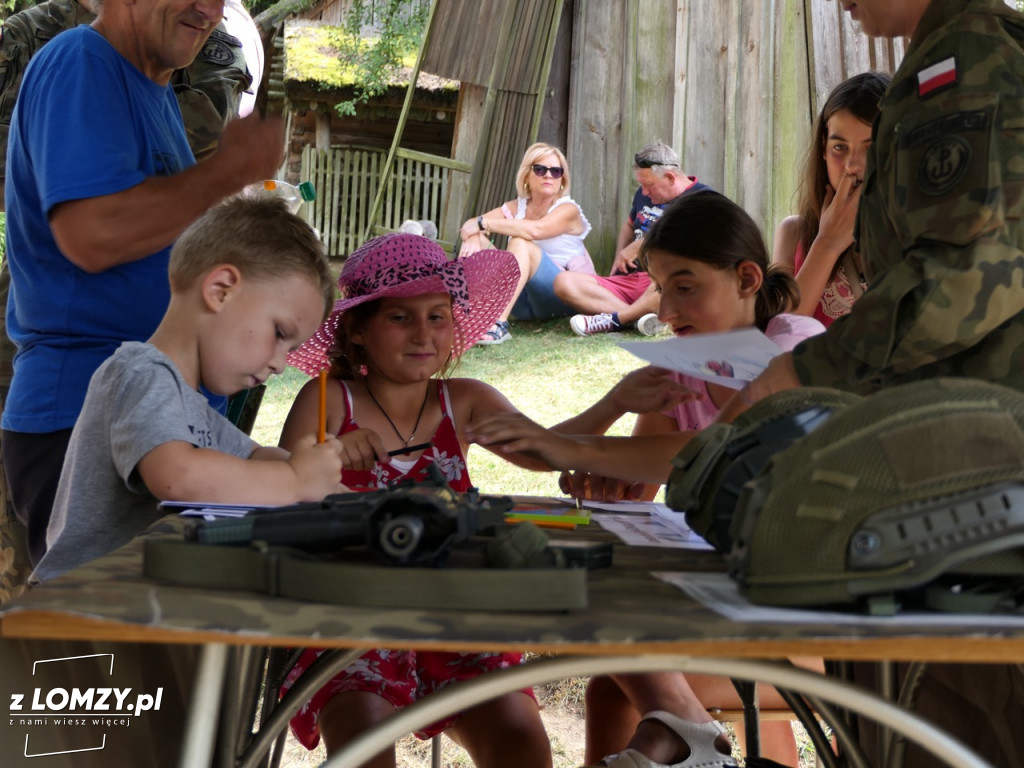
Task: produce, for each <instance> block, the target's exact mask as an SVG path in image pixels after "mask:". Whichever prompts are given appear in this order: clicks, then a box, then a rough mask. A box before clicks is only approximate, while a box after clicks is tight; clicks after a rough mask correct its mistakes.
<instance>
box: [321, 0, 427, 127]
mask: <svg viewBox="0 0 1024 768" xmlns="http://www.w3.org/2000/svg"><path fill="white" fill-rule="evenodd" d="M429 10H430V3H429V2H425V0H352V5H351V6H350V8H349V10H348V13H347V14H346V16H345V30H346V31H347V32H348V35H347V36H346V37H345V38H344V41H343V42H344V45H343V47H342V48H341V51H340V58H341V60H342V61H343V62H344V63H345V64H346V65H347V66H351V67H352V68H353V71H354V76H355V82H356V95H355V96H354V97H353V98H351V99H349V100H347V101H343V102H340V103H339V104H337V105H336V106H335V109H337V110H338V113H339V114H341V115H354V114H355V110H356V106H357V105H358V104H364V103H366V102H367V101H368V100H369V99H371V98H372V97H374V96H379V95H380V94H382V93H384V91H385V90H386V89H387V87H388V84H389V82H391V81H393V80H394V79H395V78H396V76H397V75H398V73H399V72H400V70H401V69H402V67H403V65H405V64H404V62H405V60H406V59H407V57H409V56H410V55H412V56H415V54H416V52H417V51H418V50H419V46H420V40H421V39H422V37H423V32H424V30H425V29H426V24H427V16H428V14H429ZM366 27H371V28H373V29H374V30H376V31H377V32H378V36H377V38H376V40H375V41H372V42H371V40H370V39H369V38H364V37H363V32H364V29H365V28H366ZM405 66H407V65H405Z"/></svg>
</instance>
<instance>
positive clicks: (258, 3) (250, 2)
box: [242, 0, 277, 19]
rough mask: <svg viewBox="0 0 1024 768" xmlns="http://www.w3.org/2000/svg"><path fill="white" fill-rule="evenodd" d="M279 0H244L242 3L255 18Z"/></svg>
mask: <svg viewBox="0 0 1024 768" xmlns="http://www.w3.org/2000/svg"><path fill="white" fill-rule="evenodd" d="M276 1H277V0H242V5H243V6H245V10H247V11H248V12H249V15H250V16H252V17H253V18H254V19H255V18H256V17H257V16H259V15H260V14H261V13H263V12H264V11H265V10H267V8H269V7H270V6H272V5H273V4H274V3H275V2H276Z"/></svg>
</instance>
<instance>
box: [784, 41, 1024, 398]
mask: <svg viewBox="0 0 1024 768" xmlns="http://www.w3.org/2000/svg"><path fill="white" fill-rule="evenodd" d="M952 46H953V47H952V48H951V49H950V50H949V52H948V58H946V59H944V58H943V56H944V52H941V51H940V53H939V54H938V55H937V56H933V58H932V60H933V61H935V60H940V61H945V60H952V61H955V66H956V67H957V68H958V70H957V76H958V78H959V82H958V83H957V84H956V85H955V86H954V87H952V88H949V89H947V90H944V91H942V92H941V93H937V94H934V95H932V96H930V97H929V98H926V99H925V98H921V97H920V96H919V83H918V78H917V71H916V70H914V71H911V72H909V73H908V74H907V75H906V76H905V77H904V78H903V80H904V85H907V83H906V81H907V80H910V83H909V86H910V87H907V88H905V89H904V91H901V92H899V93H902V94H905V95H903V96H901V97H900V99H899V101H898V102H897V103H895V104H893V105H891V108H892V109H894V110H895V111H896V116H895V119H892V116H887V115H885V114H884V112H883V118H882V119H881V120H880V123H879V125H880V127H881V126H883V125H891V126H894V129H893V132H892V134H891V135H890V134H886V136H884V137H883V136H882V134H881V132H880V133H879V136H878V139H877V141H879V142H881V141H890V142H894V143H893V145H892V146H891V147H890V148H889V150H888V152H886V151H884V150H883V151H881V152H879V153H878V155H877V156H876V157H877V158H878V160H879V167H878V169H877V171H878V173H877V176H878V179H877V181H878V188H877V190H876V191H877V192H878V198H879V199H877V200H875V201H874V203H873V206H874V208H876V209H878V208H884V211H881V212H880V213H879V212H878V211H875V213H878V216H876V217H875V218H874V219H872V210H871V208H872V205H871V204H870V203H867V204H866V203H865V200H867V197H865V200H862V204H861V205H862V212H861V213H862V219H863V220H862V222H861V224H862V234H863V232H864V230H863V226H864V225H865V224H868V225H870V224H871V223H872V221H874V222H875V223H877V221H879V220H884V221H885V222H886V227H885V228H886V229H887V231H886V232H885V237H884V238H877V239H875V240H870V241H869V243H865V242H862V244H861V246H862V253H865V258H866V260H869V261H870V259H871V258H872V257H873V256H874V255H875V254H874V253H867V250H868V247H869V246H870V247H873V248H874V250H875V251H876V252H884V251H886V250H888V253H889V255H890V258H889V259H888V260H887V262H888V263H884V261H883V262H882V267H883V268H882V269H881V270H880V271H879V273H878V274H876V275H874V276H873V279H872V281H871V288H870V290H868V291H867V292H866V293H865V294H864V295H863V296H862V297H861V298H860V300H859V301H858V302H857V304H856V305H855V306H854V308H853V311H852V312H851V314H850V315H848V316H847V317H845V318H842V319H841V320H840V321H837V322H836V323H834V324H833V325H832V326H831V327H830V328H829V330H828V331H827V332H826V333H825V334H823V335H822V336H820V337H817V338H812V339H809V340H808V341H806V342H804V343H803V344H801V345H800V346H798V347H797V348H796V349H795V350H794V356H793V363H794V366H795V368H796V371H797V375H798V376H799V377H800V380H801V382H803V383H805V384H813V385H817V386H833V387H838V388H841V389H854V390H873V389H877V388H879V387H881V386H885V385H887V384H890V383H899V382H901V381H907V380H911V379H913V378H916V377H917V375H918V374H920V370H919V369H921V368H923V367H926V366H931V365H933V364H938V365H936V366H935V367H934V368H933V370H941V371H942V372H944V373H946V374H949V375H957V374H960V375H964V374H963V372H962V371H961V370H960V363H959V362H958V359H957V355H958V354H959V353H962V352H964V351H965V350H968V349H971V348H973V347H976V345H979V343H980V342H982V341H983V340H984V339H985V338H986V336H988V335H989V334H991V333H992V332H993V331H994V330H996V329H997V328H999V326H1001V325H1002V324H1004V323H1006V322H1007V321H1008V320H1010V319H1011V318H1014V317H1015V316H1016V315H1019V314H1020V313H1021V312H1022V310H1024V222H1022V214H1024V80H1022V73H1024V55H1022V52H1021V50H1020V47H1018V46H1015V45H1014V44H1012V42H1008V41H1003V44H1002V45H994V44H993V41H992V38H991V37H986V38H984V45H982V44H981V42H979V40H978V39H977V38H974V37H971V36H968V35H961V36H960V37H959V38H958V40H956V41H954V42H953V43H952ZM895 88H896V84H894V88H893V90H891V91H890V93H893V94H894V95H895V94H896V93H897V91H896V90H895ZM886 106H887V107H890V105H886ZM883 164H884V165H883ZM865 183H866V184H867V182H865ZM885 240H888V241H889V242H885ZM876 263H879V262H876ZM976 352H977V350H975V351H974V352H973V353H972V354H974V356H975V358H977V354H976ZM1009 363H1010V361H1008V360H996V359H994V357H993V358H992V359H990V360H989V364H990V365H991V367H992V375H993V376H994V377H997V378H998V371H997V370H995V369H997V368H999V367H1000V366H1003V365H1007V364H1009Z"/></svg>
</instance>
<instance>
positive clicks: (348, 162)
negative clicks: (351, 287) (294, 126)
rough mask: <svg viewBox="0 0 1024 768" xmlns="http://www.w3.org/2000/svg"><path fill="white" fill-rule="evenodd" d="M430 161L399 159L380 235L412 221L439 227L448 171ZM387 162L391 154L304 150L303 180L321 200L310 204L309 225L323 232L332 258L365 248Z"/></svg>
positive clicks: (367, 149)
mask: <svg viewBox="0 0 1024 768" xmlns="http://www.w3.org/2000/svg"><path fill="white" fill-rule="evenodd" d="M409 154H411V153H409ZM425 157H426V156H423V157H397V158H395V161H394V167H393V169H392V172H391V175H390V177H389V178H388V184H387V190H386V194H385V196H384V205H383V208H382V209H381V213H380V216H379V219H378V221H379V222H380V227H379V228H378V230H379V229H381V228H382V229H384V230H397V229H398V228H399V227H400V226H401V224H402V222H403V221H405V220H406V219H416V220H422V219H427V220H429V221H432V222H434V223H435V224H439V222H440V220H441V215H442V212H443V206H444V201H445V197H446V195H447V194H448V169H447V168H445V167H443V165H440V164H437V163H434V162H431V161H429V160H427V159H424V158H425ZM386 158H387V151H386V150H383V149H376V148H373V147H360V146H343V147H331V148H330V149H327V150H318V149H315V148H314V147H308V146H307V147H305V148H304V149H303V150H302V170H301V174H300V175H301V178H302V179H303V180H304V181H310V182H312V183H313V186H314V187H315V188H316V200H315V201H313V203H312V204H309V203H307V204H306V210H305V216H306V221H308V222H309V224H310V226H313V227H316V229H317V230H318V231H319V232H320V236H321V237H322V238H323V241H324V243H325V244H326V245H327V253H328V255H329V256H330V257H331V258H338V257H343V256H347V255H348V254H350V253H352V251H354V250H355V249H356V248H358V247H359V246H360V245H362V243H363V242H364V237H365V234H366V232H367V231H368V229H369V228H370V212H371V208H372V206H373V200H374V197H375V196H376V194H377V189H378V187H379V184H380V177H381V171H382V169H383V167H384V161H385V159H386Z"/></svg>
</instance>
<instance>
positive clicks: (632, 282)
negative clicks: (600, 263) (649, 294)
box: [595, 270, 651, 304]
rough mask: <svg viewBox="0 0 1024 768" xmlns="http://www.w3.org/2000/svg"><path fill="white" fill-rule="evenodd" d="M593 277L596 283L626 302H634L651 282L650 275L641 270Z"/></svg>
mask: <svg viewBox="0 0 1024 768" xmlns="http://www.w3.org/2000/svg"><path fill="white" fill-rule="evenodd" d="M595 279H596V280H597V284H598V285H600V286H601V287H602V288H604V289H605V290H606V291H609V292H610V293H612V294H614V295H615V297H616V298H618V299H619V300H620V301H623V302H625V303H626V304H635V303H636V302H637V301H638V300H639V299H640V297H641V296H643V295H644V292H645V291H646V290H647V286H649V285H650V284H651V276H650V275H648V274H647V272H645V271H643V270H641V271H639V272H632V273H630V274H628V275H610V276H609V277H602V276H601V275H595Z"/></svg>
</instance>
